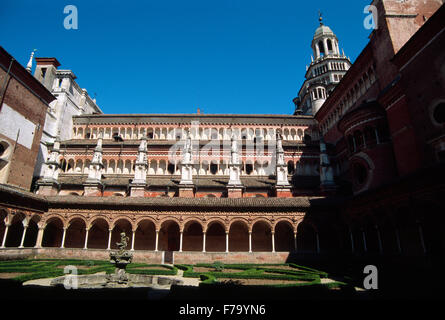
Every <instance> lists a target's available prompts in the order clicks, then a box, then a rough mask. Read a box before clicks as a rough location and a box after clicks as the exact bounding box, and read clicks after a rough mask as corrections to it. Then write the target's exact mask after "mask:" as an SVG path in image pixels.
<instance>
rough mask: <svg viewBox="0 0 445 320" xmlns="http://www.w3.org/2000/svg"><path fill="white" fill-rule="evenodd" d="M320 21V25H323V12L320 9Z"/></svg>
mask: <svg viewBox="0 0 445 320" xmlns="http://www.w3.org/2000/svg"><path fill="white" fill-rule="evenodd" d="M318 21H319V22H320V26H322V25H323V14H322V13H321V11H320V10H318Z"/></svg>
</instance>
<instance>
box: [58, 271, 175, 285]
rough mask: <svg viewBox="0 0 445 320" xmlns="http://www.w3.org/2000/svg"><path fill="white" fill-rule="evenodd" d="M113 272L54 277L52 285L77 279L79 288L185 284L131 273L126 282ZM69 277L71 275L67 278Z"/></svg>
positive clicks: (73, 281) (71, 282)
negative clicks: (115, 276)
mask: <svg viewBox="0 0 445 320" xmlns="http://www.w3.org/2000/svg"><path fill="white" fill-rule="evenodd" d="M113 276H114V275H113V274H111V275H110V274H105V273H101V274H91V275H69V276H63V277H58V278H55V279H53V280H52V281H51V282H50V285H51V286H64V284H65V280H67V282H69V283H70V284H74V283H75V279H74V278H76V280H77V288H79V289H103V288H156V289H170V287H171V286H172V285H181V284H183V281H182V280H178V279H173V278H167V277H160V276H155V275H143V274H129V273H127V274H126V276H127V279H128V280H126V281H124V282H122V281H121V282H119V281H116V280H115V279H113ZM67 277H69V278H68V279H67Z"/></svg>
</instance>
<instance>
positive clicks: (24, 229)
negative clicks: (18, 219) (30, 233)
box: [19, 224, 28, 248]
mask: <svg viewBox="0 0 445 320" xmlns="http://www.w3.org/2000/svg"><path fill="white" fill-rule="evenodd" d="M26 230H28V224H26V225H24V226H23V234H22V240H21V241H20V246H19V248H23V243H24V242H25V236H26Z"/></svg>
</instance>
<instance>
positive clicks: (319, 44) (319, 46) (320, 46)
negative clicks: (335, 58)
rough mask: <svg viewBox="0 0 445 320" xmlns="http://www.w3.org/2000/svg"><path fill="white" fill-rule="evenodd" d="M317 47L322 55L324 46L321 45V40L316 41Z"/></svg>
mask: <svg viewBox="0 0 445 320" xmlns="http://www.w3.org/2000/svg"><path fill="white" fill-rule="evenodd" d="M318 49H319V50H320V56H324V55H325V52H324V46H323V42H321V41H320V42H319V43H318Z"/></svg>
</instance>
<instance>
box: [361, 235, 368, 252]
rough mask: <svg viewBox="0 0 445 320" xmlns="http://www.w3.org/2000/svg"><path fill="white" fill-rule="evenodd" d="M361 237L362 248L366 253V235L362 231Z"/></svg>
mask: <svg viewBox="0 0 445 320" xmlns="http://www.w3.org/2000/svg"><path fill="white" fill-rule="evenodd" d="M362 237H363V248H364V249H365V252H368V246H367V245H366V235H365V231H364V230H362Z"/></svg>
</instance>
